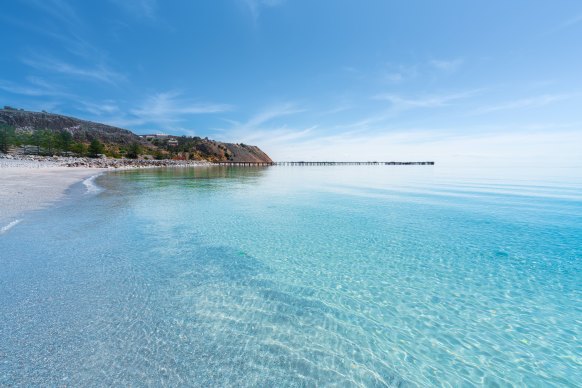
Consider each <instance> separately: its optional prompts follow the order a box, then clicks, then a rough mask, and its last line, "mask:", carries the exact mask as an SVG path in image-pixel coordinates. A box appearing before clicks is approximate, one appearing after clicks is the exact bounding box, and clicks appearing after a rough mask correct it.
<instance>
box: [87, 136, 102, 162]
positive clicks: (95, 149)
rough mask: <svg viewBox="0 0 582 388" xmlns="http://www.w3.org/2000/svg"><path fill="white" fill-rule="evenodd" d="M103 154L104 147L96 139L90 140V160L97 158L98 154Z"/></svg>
mask: <svg viewBox="0 0 582 388" xmlns="http://www.w3.org/2000/svg"><path fill="white" fill-rule="evenodd" d="M103 152H105V147H103V144H101V142H100V141H99V140H97V139H93V140H91V144H89V156H90V157H92V158H96V157H98V156H99V155H100V154H103Z"/></svg>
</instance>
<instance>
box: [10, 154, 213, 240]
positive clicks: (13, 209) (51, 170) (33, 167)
mask: <svg viewBox="0 0 582 388" xmlns="http://www.w3.org/2000/svg"><path fill="white" fill-rule="evenodd" d="M160 162H166V163H160ZM211 165H213V164H212V163H209V162H194V161H172V160H169V161H147V160H146V161H144V160H131V159H94V160H93V159H89V158H60V157H54V158H53V157H30V158H10V157H9V158H6V157H2V156H0V182H1V183H0V235H2V234H4V233H6V232H8V231H9V230H10V229H11V228H12V227H14V226H16V225H17V224H18V223H20V222H21V221H22V217H24V216H25V214H27V213H29V212H32V211H36V210H42V209H46V208H48V207H50V206H52V205H54V204H55V203H56V202H58V201H59V200H61V199H63V198H64V197H65V195H66V193H67V190H69V189H70V188H71V187H72V186H73V185H75V184H77V183H80V182H83V181H85V180H86V179H90V178H92V177H94V176H98V175H101V174H103V173H104V172H107V171H122V170H133V169H146V168H159V167H194V166H211Z"/></svg>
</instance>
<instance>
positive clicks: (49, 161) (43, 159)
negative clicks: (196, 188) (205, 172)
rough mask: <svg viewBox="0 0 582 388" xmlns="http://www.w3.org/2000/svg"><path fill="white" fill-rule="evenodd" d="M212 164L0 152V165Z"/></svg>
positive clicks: (190, 161)
mask: <svg viewBox="0 0 582 388" xmlns="http://www.w3.org/2000/svg"><path fill="white" fill-rule="evenodd" d="M208 165H212V163H210V162H206V161H195V160H170V159H166V160H146V159H112V158H77V157H64V156H35V155H27V156H12V155H4V154H0V168H1V167H28V168H43V167H80V168H100V169H101V168H105V169H108V168H115V169H118V168H125V169H127V168H152V167H187V166H208Z"/></svg>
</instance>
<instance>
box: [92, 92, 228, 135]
mask: <svg viewBox="0 0 582 388" xmlns="http://www.w3.org/2000/svg"><path fill="white" fill-rule="evenodd" d="M105 105H109V106H110V107H111V112H106V111H104V110H103V108H100V107H98V106H93V105H90V104H85V108H86V109H93V110H95V113H101V114H107V113H115V112H117V111H118V110H119V109H117V108H116V106H115V103H114V102H107V103H106V104H105ZM232 109H233V107H232V106H231V105H227V104H213V103H201V102H197V101H193V100H191V99H188V98H184V97H183V96H182V94H181V93H179V92H176V91H170V92H163V93H155V94H153V95H151V96H149V97H147V98H146V99H145V101H144V102H143V103H141V104H140V105H139V106H137V107H135V108H133V109H129V110H128V113H127V114H118V115H115V116H112V117H110V118H109V120H110V122H113V123H115V124H116V125H120V126H124V127H135V126H143V125H156V126H164V127H169V128H170V129H174V128H178V127H180V125H179V124H180V123H182V122H184V120H186V119H187V118H188V117H191V116H194V115H200V114H212V113H220V112H226V111H230V110H232ZM99 110H101V112H98V111H99Z"/></svg>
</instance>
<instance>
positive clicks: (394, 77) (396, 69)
mask: <svg viewBox="0 0 582 388" xmlns="http://www.w3.org/2000/svg"><path fill="white" fill-rule="evenodd" d="M417 76H418V68H417V66H416V65H415V66H405V65H398V66H394V65H390V64H389V65H388V69H387V70H386V71H385V72H384V73H382V75H381V76H380V80H381V81H382V82H388V83H390V84H400V83H403V82H405V81H409V80H411V79H414V78H416V77H417Z"/></svg>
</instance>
